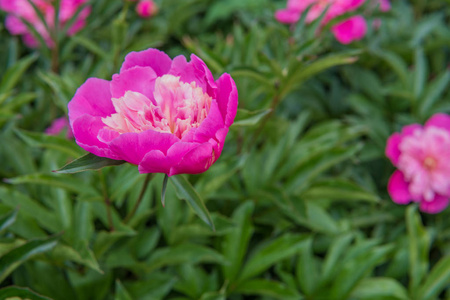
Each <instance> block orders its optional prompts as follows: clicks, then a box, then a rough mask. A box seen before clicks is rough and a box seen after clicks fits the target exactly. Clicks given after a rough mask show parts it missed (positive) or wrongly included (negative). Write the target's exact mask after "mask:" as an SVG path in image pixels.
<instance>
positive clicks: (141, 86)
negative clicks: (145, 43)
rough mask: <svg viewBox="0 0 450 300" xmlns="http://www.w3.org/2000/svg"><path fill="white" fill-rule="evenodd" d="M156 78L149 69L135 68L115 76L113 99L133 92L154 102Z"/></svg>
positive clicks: (113, 79)
mask: <svg viewBox="0 0 450 300" xmlns="http://www.w3.org/2000/svg"><path fill="white" fill-rule="evenodd" d="M156 77H157V75H156V73H155V71H154V70H153V69H152V68H149V67H134V68H130V69H127V70H125V71H122V72H121V73H120V74H114V75H113V78H112V81H111V95H112V97H113V98H120V97H122V96H123V95H125V92H126V91H133V92H139V93H141V94H143V95H145V96H146V97H147V98H148V99H150V100H152V101H153V90H154V86H155V79H156ZM153 103H154V101H153Z"/></svg>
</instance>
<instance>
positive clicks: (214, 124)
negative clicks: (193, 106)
mask: <svg viewBox="0 0 450 300" xmlns="http://www.w3.org/2000/svg"><path fill="white" fill-rule="evenodd" d="M221 128H224V122H223V119H222V114H221V113H220V110H219V106H218V104H217V102H216V101H215V100H213V101H212V102H211V108H210V109H209V114H208V116H207V117H206V119H205V120H203V122H202V123H201V124H200V127H198V128H197V130H196V132H195V134H194V141H195V142H198V143H204V142H207V141H208V140H209V139H211V138H214V139H215V138H216V133H217V131H218V130H219V129H221Z"/></svg>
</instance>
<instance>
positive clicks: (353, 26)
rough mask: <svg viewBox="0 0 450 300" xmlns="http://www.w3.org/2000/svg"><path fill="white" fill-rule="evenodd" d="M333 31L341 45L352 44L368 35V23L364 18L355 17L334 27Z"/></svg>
mask: <svg viewBox="0 0 450 300" xmlns="http://www.w3.org/2000/svg"><path fill="white" fill-rule="evenodd" d="M331 31H332V32H333V34H334V36H335V38H336V39H337V40H338V41H339V42H340V43H341V44H350V43H351V42H353V41H358V40H360V39H362V38H363V37H364V36H365V35H366V31H367V23H366V20H365V19H364V18H363V17H362V16H354V17H351V18H348V19H347V20H345V21H342V22H340V23H338V24H336V25H334V26H333V27H331Z"/></svg>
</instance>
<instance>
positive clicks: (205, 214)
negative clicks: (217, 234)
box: [171, 175, 215, 231]
mask: <svg viewBox="0 0 450 300" xmlns="http://www.w3.org/2000/svg"><path fill="white" fill-rule="evenodd" d="M171 181H172V183H173V185H174V186H175V188H176V193H177V196H178V197H179V198H180V199H184V200H186V201H187V203H188V204H189V206H190V207H191V208H192V209H193V210H194V212H195V213H196V214H197V215H198V216H199V217H200V219H202V220H203V221H204V222H205V223H206V224H208V225H209V227H211V229H212V230H213V231H214V230H215V228H214V223H213V220H212V218H211V215H210V214H209V211H208V209H207V208H206V206H205V204H204V203H203V200H202V199H201V198H200V195H199V194H198V193H197V192H196V191H195V189H194V187H193V186H192V185H191V184H190V183H189V181H187V179H186V177H184V176H183V175H177V176H172V177H171Z"/></svg>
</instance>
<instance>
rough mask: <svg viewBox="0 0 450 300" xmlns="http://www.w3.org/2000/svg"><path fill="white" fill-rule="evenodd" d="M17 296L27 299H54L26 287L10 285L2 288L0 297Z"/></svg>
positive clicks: (10, 297) (13, 297) (12, 297)
mask: <svg viewBox="0 0 450 300" xmlns="http://www.w3.org/2000/svg"><path fill="white" fill-rule="evenodd" d="M17 297H19V298H20V299H27V300H52V299H51V298H48V297H45V296H42V295H39V294H38V293H35V292H33V291H32V290H30V289H29V288H26V287H19V286H8V287H5V288H2V289H0V299H11V300H13V299H16V298H17Z"/></svg>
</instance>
